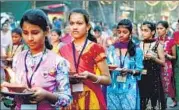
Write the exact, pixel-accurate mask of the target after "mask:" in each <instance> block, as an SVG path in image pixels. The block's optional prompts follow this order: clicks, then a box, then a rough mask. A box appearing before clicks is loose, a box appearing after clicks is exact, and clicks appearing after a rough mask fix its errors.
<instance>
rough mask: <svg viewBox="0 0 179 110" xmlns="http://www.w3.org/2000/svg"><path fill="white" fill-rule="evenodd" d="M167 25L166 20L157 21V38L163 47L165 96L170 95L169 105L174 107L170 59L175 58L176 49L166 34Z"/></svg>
mask: <svg viewBox="0 0 179 110" xmlns="http://www.w3.org/2000/svg"><path fill="white" fill-rule="evenodd" d="M168 28H169V25H168V22H167V21H159V22H158V23H157V34H158V40H159V42H160V43H161V44H162V45H163V47H164V54H165V59H166V60H165V66H164V67H163V68H162V73H161V78H162V84H163V88H164V92H165V94H167V97H171V98H172V100H173V103H172V104H171V105H170V107H175V106H176V105H177V101H176V99H175V87H174V79H173V78H174V77H173V76H174V74H173V67H172V60H175V59H176V50H175V44H174V40H173V39H172V38H171V37H169V36H167V31H168Z"/></svg>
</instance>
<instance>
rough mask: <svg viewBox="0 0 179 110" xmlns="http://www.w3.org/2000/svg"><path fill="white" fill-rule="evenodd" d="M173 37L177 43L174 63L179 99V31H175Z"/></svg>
mask: <svg viewBox="0 0 179 110" xmlns="http://www.w3.org/2000/svg"><path fill="white" fill-rule="evenodd" d="M173 38H174V41H175V45H176V60H175V64H174V73H175V76H174V77H175V87H176V100H177V101H179V31H177V32H174V33H173Z"/></svg>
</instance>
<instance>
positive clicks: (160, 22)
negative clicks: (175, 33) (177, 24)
mask: <svg viewBox="0 0 179 110" xmlns="http://www.w3.org/2000/svg"><path fill="white" fill-rule="evenodd" d="M159 24H161V25H162V26H163V27H165V28H166V29H167V28H168V27H169V24H168V22H167V21H159V22H158V23H157V25H159Z"/></svg>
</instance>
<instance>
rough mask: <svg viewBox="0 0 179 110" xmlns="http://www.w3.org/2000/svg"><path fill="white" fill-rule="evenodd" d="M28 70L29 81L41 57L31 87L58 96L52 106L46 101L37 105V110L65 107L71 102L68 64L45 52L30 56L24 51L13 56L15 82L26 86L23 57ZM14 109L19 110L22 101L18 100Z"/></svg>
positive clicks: (28, 52) (53, 54)
mask: <svg viewBox="0 0 179 110" xmlns="http://www.w3.org/2000/svg"><path fill="white" fill-rule="evenodd" d="M26 54H27V57H26V65H27V69H28V79H30V77H31V75H32V73H33V71H34V68H36V66H37V64H38V63H39V61H40V59H41V57H42V62H41V63H40V66H39V68H38V69H37V71H36V72H35V73H34V75H33V78H32V82H31V86H32V87H42V88H43V89H45V90H47V91H49V92H52V93H54V94H55V95H57V96H58V101H57V102H56V103H55V105H53V106H52V104H51V103H50V102H48V101H47V100H45V101H42V102H40V103H38V110H46V109H50V110H51V109H55V107H60V106H67V105H69V104H70V101H71V90H70V86H69V79H68V69H69V64H68V62H67V61H66V60H65V59H63V58H62V57H60V56H58V55H57V54H55V53H53V52H51V51H50V50H46V51H45V52H44V53H43V52H41V53H38V54H36V55H32V54H31V53H30V51H28V50H24V51H23V52H21V53H20V54H19V55H17V56H15V58H14V61H13V70H14V71H15V73H16V74H17V75H16V82H17V83H21V84H27V79H26V71H25V56H26ZM16 101H17V106H16V109H20V105H21V104H22V103H23V100H22V99H20V98H18V99H17V100H16Z"/></svg>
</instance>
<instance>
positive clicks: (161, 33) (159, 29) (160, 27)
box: [157, 24, 167, 36]
mask: <svg viewBox="0 0 179 110" xmlns="http://www.w3.org/2000/svg"><path fill="white" fill-rule="evenodd" d="M157 34H158V36H165V35H166V34H167V28H165V27H164V26H163V25H162V24H158V25H157Z"/></svg>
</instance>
